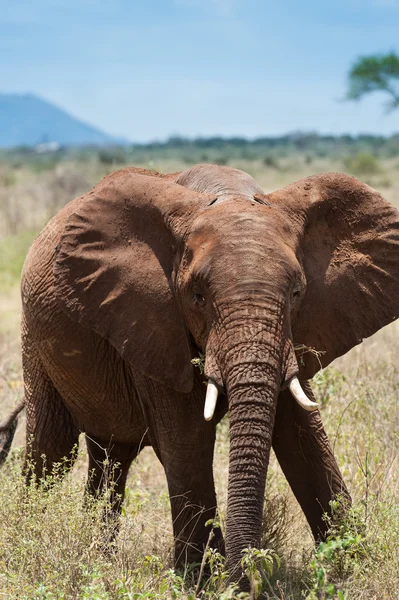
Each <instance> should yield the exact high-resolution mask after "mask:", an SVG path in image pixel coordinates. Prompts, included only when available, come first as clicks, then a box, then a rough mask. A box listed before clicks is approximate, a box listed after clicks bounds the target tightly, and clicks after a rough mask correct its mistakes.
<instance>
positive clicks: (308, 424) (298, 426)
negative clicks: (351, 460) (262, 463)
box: [273, 382, 351, 541]
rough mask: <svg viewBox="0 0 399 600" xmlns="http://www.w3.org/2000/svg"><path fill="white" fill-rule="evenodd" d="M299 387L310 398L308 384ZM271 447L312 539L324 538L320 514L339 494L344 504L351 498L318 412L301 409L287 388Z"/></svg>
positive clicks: (279, 409) (348, 503) (280, 397)
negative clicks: (307, 524)
mask: <svg viewBox="0 0 399 600" xmlns="http://www.w3.org/2000/svg"><path fill="white" fill-rule="evenodd" d="M303 387H304V389H305V392H306V394H307V395H308V397H309V398H310V399H314V396H313V392H312V389H311V387H310V384H309V383H308V382H306V384H304V385H303ZM273 449H274V451H275V453H276V456H277V460H278V461H279V463H280V466H281V468H282V470H283V472H284V475H285V476H286V478H287V480H288V483H289V484H290V486H291V489H292V491H293V493H294V495H295V497H296V499H297V500H298V502H299V504H300V505H301V507H302V510H303V512H304V513H305V516H306V518H307V520H308V523H309V525H310V528H311V530H312V533H313V536H314V538H315V540H316V541H320V540H323V539H325V536H326V533H327V529H328V524H327V523H326V522H325V520H324V519H323V515H324V513H327V514H328V515H331V507H330V501H331V500H333V499H334V498H337V497H338V496H340V497H341V498H342V501H343V503H344V506H345V505H346V506H349V505H350V504H351V498H350V495H349V492H348V490H347V488H346V486H345V483H344V481H343V479H342V475H341V473H340V470H339V467H338V465H337V462H336V460H335V457H334V455H333V453H332V450H331V446H330V443H329V440H328V437H327V433H326V431H325V429H324V427H323V423H322V420H321V417H320V413H319V411H318V410H316V411H313V412H307V411H305V410H303V408H301V407H300V406H298V404H297V403H296V402H295V400H294V398H293V397H292V396H291V394H290V392H289V391H288V390H284V391H283V392H281V393H280V395H279V399H278V404H277V413H276V420H275V425H274V432H273Z"/></svg>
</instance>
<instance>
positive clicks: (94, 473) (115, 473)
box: [86, 434, 143, 519]
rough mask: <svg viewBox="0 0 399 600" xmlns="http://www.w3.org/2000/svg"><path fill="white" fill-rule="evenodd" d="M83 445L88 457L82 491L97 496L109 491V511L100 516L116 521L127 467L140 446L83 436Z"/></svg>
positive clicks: (138, 451)
mask: <svg viewBox="0 0 399 600" xmlns="http://www.w3.org/2000/svg"><path fill="white" fill-rule="evenodd" d="M86 445H87V450H88V454H89V467H88V471H89V474H88V480H87V486H86V491H87V492H88V493H89V494H90V495H92V496H95V497H98V496H100V495H101V494H103V493H104V492H105V491H106V490H107V489H109V490H110V498H109V510H107V511H106V513H105V515H104V517H105V518H108V517H110V516H112V517H116V519H117V518H118V516H119V515H120V512H121V509H122V503H123V497H124V494H125V488H126V480H127V476H128V472H129V468H130V465H131V464H132V462H133V460H134V459H135V458H136V456H138V454H139V453H140V450H141V449H142V448H143V444H119V443H116V442H112V441H109V442H104V441H102V440H98V439H94V438H91V437H90V436H88V435H87V434H86Z"/></svg>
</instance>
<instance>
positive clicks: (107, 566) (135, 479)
mask: <svg viewBox="0 0 399 600" xmlns="http://www.w3.org/2000/svg"><path fill="white" fill-rule="evenodd" d="M319 154H320V155H317V154H316V155H315V156H313V157H311V158H310V157H309V155H308V154H306V153H305V152H301V151H296V152H294V153H291V154H287V155H285V156H284V155H283V156H278V157H277V158H276V157H275V156H274V155H273V154H271V153H269V154H267V156H266V157H263V158H257V157H256V156H251V157H249V158H245V157H236V158H234V157H232V158H229V159H226V158H223V160H221V159H220V156H219V162H224V163H226V162H228V164H231V165H233V166H237V167H240V168H243V169H244V170H246V171H248V172H249V173H251V175H253V176H254V177H255V178H256V179H257V180H258V182H259V183H260V184H261V185H262V186H263V187H264V189H265V191H272V190H274V189H277V188H279V187H281V186H283V185H285V184H288V183H290V182H292V181H295V180H296V179H299V178H301V177H303V176H306V175H309V174H313V173H319V172H322V171H331V170H333V171H346V172H350V173H352V174H355V175H357V176H359V177H360V178H361V179H363V180H365V181H367V182H368V183H370V184H371V185H373V186H374V187H375V188H377V189H378V190H379V191H381V192H382V193H383V195H384V196H385V197H386V198H387V199H388V200H390V201H391V202H393V203H394V204H397V206H399V151H398V154H396V157H395V153H391V154H392V155H391V156H385V157H384V156H382V157H381V156H379V157H376V156H375V155H373V154H372V153H367V152H360V153H358V154H355V155H353V154H352V155H351V154H350V153H349V154H348V155H347V157H346V158H345V159H344V160H343V159H342V158H340V157H334V156H330V155H329V156H323V155H322V153H319ZM109 157H111V158H109ZM133 158H134V157H133ZM211 158H212V157H211ZM39 159H40V160H39ZM122 159H123V160H122ZM207 159H209V157H208V156H205V157H204V156H200V157H199V160H203V161H205V160H207ZM195 160H198V158H196V159H195ZM123 162H126V161H125V158H124V157H121V156H119V154H118V151H116V152H114V154H112V153H111V154H109V155H107V154H104V155H102V156H101V154H100V155H99V154H97V153H95V152H93V153H92V154H90V153H89V154H88V155H87V156H85V157H84V159H82V158H79V159H77V158H76V157H75V158H74V157H73V156H72V157H68V156H67V157H64V158H63V159H62V160H58V159H54V157H52V156H49V157H46V156H44V157H33V159H32V156H31V155H28V156H27V157H24V154H22V155H21V156H19V157H17V158H15V157H14V158H13V157H11V158H10V157H9V156H4V157H3V159H2V160H1V162H0V415H1V416H5V415H6V414H7V413H8V411H9V409H10V408H11V407H12V406H13V405H15V403H16V402H17V400H18V398H20V397H21V395H22V393H23V392H22V389H23V387H22V374H21V358H20V347H19V313H20V302H19V291H18V284H19V274H20V269H21V266H22V262H23V259H24V256H25V253H26V251H27V249H28V247H29V244H30V242H31V240H32V239H33V237H34V235H35V233H36V232H37V231H39V229H40V228H41V226H42V225H43V224H44V222H45V221H46V220H47V219H48V218H49V217H50V216H51V215H52V214H53V213H54V212H55V211H56V210H58V208H60V207H61V206H62V205H63V204H65V203H66V202H67V201H69V200H70V199H72V198H73V197H75V196H77V195H79V194H80V193H82V192H84V191H85V190H87V189H89V188H90V187H91V186H92V185H93V184H94V183H96V182H97V181H98V180H99V178H100V177H101V176H103V175H104V174H105V173H107V172H109V171H111V170H114V169H115V168H118V167H119V166H122V163H123ZM128 162H129V163H130V164H136V165H137V166H144V167H147V168H155V169H157V170H159V171H162V172H172V171H178V170H182V169H184V168H186V167H187V166H188V164H189V163H190V159H187V157H186V158H185V159H184V160H182V159H181V158H179V156H178V152H175V153H174V154H173V155H172V154H171V156H170V157H168V156H167V155H166V156H163V157H161V158H158V159H152V158H151V157H150V158H148V157H147V156H146V157H144V158H143V157H141V158H140V157H138V158H136V159H135V160H134V161H133V160H129V161H128ZM192 162H195V161H192ZM397 333H398V326H397V324H395V323H394V324H392V325H390V326H389V327H387V328H385V329H384V330H382V331H381V332H379V333H378V334H376V335H375V336H374V337H373V338H371V339H369V340H367V341H366V342H365V343H363V344H362V345H361V346H360V347H358V348H356V349H354V350H353V351H352V352H351V353H349V354H348V355H347V356H346V357H344V358H341V359H339V360H338V361H336V362H335V363H334V365H333V366H331V367H330V368H328V369H326V370H325V371H324V372H323V373H321V374H319V375H318V376H316V378H315V381H314V389H315V391H316V396H317V398H318V400H319V402H320V403H321V407H322V408H321V412H322V417H323V420H324V423H325V426H326V429H327V431H328V433H329V436H330V440H331V443H332V445H333V447H334V452H335V455H336V456H337V459H338V462H339V465H340V468H341V470H342V472H343V475H344V478H345V480H346V483H347V485H348V487H349V490H350V492H351V494H352V497H353V500H354V508H353V510H352V511H351V513H350V514H349V515H348V517H347V518H345V521H344V522H339V523H338V524H337V525H335V526H334V528H333V531H332V535H331V538H330V540H329V541H328V542H327V543H326V544H323V545H321V546H320V547H319V548H318V549H315V548H314V546H313V543H312V537H311V534H310V530H309V527H308V526H307V524H306V522H305V520H304V518H303V515H302V514H301V511H300V509H299V507H298V504H297V503H296V501H295V499H294V497H293V496H292V493H291V492H290V490H289V488H288V485H287V483H286V481H285V479H284V476H283V475H282V473H281V470H280V468H279V466H278V464H277V462H276V459H275V457H274V456H273V457H272V460H271V464H270V468H269V474H268V482H267V501H266V504H265V515H266V518H265V526H264V539H263V543H262V547H263V549H264V551H263V552H261V553H254V554H253V555H252V556H247V569H250V570H252V572H253V580H254V583H255V584H256V580H257V578H259V577H260V578H261V577H262V573H263V575H264V574H267V575H268V576H267V578H265V577H263V580H264V581H263V589H264V592H263V593H264V595H265V597H266V598H278V599H280V600H288V599H300V598H307V599H308V600H312V599H316V598H320V599H324V598H325V599H327V598H340V599H341V600H342V599H344V598H348V599H356V600H357V599H367V600H372V599H375V600H381V599H385V598H386V599H388V598H389V599H397V598H399V458H398V455H399V403H398V392H399V372H398V366H399V363H398V358H399V340H398V336H397ZM23 443H24V417H22V418H20V422H19V425H18V429H17V433H16V438H15V441H14V445H13V449H12V452H11V453H10V456H9V459H8V461H7V463H6V464H5V466H4V467H3V470H2V471H1V473H0V598H13V599H14V598H18V599H33V598H34V599H43V600H44V599H55V598H56V599H75V598H76V599H77V598H87V599H90V600H91V599H93V600H94V599H98V600H105V599H110V600H111V599H122V598H126V599H133V598H135V599H136V598H137V599H138V598H148V599H149V598H154V599H156V598H190V599H194V598H198V599H199V598H209V599H211V598H222V599H223V598H224V599H228V598H238V597H244V596H239V595H238V592H237V591H234V589H232V588H229V589H227V590H226V586H225V584H224V580H225V573H224V570H223V561H222V558H221V557H219V556H217V555H212V554H210V555H209V557H208V559H209V563H210V566H209V567H208V569H207V570H206V571H205V573H207V575H204V576H203V577H202V579H199V578H198V576H197V574H194V573H193V571H192V570H191V568H190V567H189V566H188V567H187V569H186V571H185V572H175V571H174V570H173V568H172V566H173V565H172V554H173V538H172V528H171V517H170V510H169V500H168V494H167V488H166V481H165V476H164V473H163V470H162V467H161V465H160V464H159V463H158V461H157V459H156V457H155V455H154V453H153V452H152V450H151V449H145V450H144V451H143V452H142V453H141V454H140V456H139V457H138V459H137V460H136V462H135V464H134V467H133V468H132V469H131V472H130V475H129V480H128V486H127V487H128V490H127V494H126V498H125V504H124V509H123V515H122V519H121V528H120V533H119V536H118V540H117V544H116V545H115V546H112V544H111V545H110V544H106V543H105V539H106V537H107V535H110V534H111V532H112V527H113V524H112V522H110V523H109V524H108V526H107V528H106V530H105V531H104V529H103V528H102V527H101V520H102V514H103V509H104V503H105V502H106V499H105V500H104V501H102V502H100V503H99V504H97V505H93V506H90V505H89V506H88V507H87V509H83V491H84V485H85V484H84V480H85V476H86V454H85V449H84V445H83V444H81V448H80V450H79V458H78V461H77V464H76V466H75V467H74V469H73V471H72V473H71V474H69V475H68V476H67V477H66V478H64V479H63V480H61V478H60V477H58V476H55V477H54V479H55V481H54V482H53V485H52V486H48V485H46V484H43V485H42V486H41V487H39V488H38V487H34V486H33V487H31V488H30V489H28V490H26V489H25V486H24V481H23V478H22V476H21V464H22V456H23V451H22V446H23ZM227 469H228V423H227V421H226V420H225V421H224V422H223V423H222V424H221V425H220V427H219V431H218V440H217V445H216V456H215V467H214V470H215V478H216V484H217V490H218V499H219V508H220V522H221V525H222V527H223V519H224V514H225V507H226V484H227ZM60 471H62V465H61V466H60ZM105 548H106V549H107V550H106V551H105ZM209 572H210V574H209ZM255 588H256V585H255ZM245 597H247V596H245Z"/></svg>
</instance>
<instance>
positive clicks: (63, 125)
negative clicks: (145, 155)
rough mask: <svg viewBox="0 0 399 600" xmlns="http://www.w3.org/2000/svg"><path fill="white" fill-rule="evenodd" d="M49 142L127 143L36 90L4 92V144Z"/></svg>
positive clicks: (0, 108)
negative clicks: (81, 118) (37, 94)
mask: <svg viewBox="0 0 399 600" xmlns="http://www.w3.org/2000/svg"><path fill="white" fill-rule="evenodd" d="M49 142H55V143H57V144H59V145H61V146H84V145H92V144H93V145H106V144H120V143H126V141H124V140H121V139H118V138H114V137H113V136H111V135H108V134H107V133H104V132H103V131H101V130H99V129H96V128H95V127H93V126H92V125H88V124H87V123H84V122H83V121H80V120H79V119H75V118H74V117H72V116H71V115H69V114H68V113H67V112H65V111H64V110H62V109H61V108H58V107H57V106H54V104H51V103H50V102H47V101H46V100H42V99H41V98H39V97H37V96H35V95H33V94H0V147H3V148H4V147H14V146H36V145H38V144H43V143H49Z"/></svg>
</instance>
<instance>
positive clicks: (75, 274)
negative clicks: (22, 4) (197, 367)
mask: <svg viewBox="0 0 399 600" xmlns="http://www.w3.org/2000/svg"><path fill="white" fill-rule="evenodd" d="M75 202H76V207H75V210H74V211H73V213H72V214H70V216H69V219H68V221H67V222H66V225H65V229H64V232H63V235H62V237H61V240H60V243H59V245H58V247H57V253H56V259H55V263H54V276H55V287H56V293H57V295H58V299H59V301H60V303H61V306H62V308H63V310H64V311H65V312H66V313H67V314H68V316H69V317H70V318H71V319H72V320H73V321H77V322H79V323H81V324H82V325H83V326H85V327H87V328H88V329H91V330H93V331H95V332H96V333H98V334H99V335H101V336H102V337H103V338H106V339H107V340H109V341H110V343H111V344H112V345H113V346H114V347H115V348H116V349H117V350H118V352H119V353H120V354H121V356H122V357H123V358H124V359H125V360H126V361H128V362H129V363H131V364H133V365H134V366H135V367H137V369H139V370H140V371H141V372H143V373H144V374H145V375H147V376H149V377H151V378H153V379H156V380H158V381H161V382H162V383H165V384H166V385H169V386H171V387H173V388H174V389H176V390H179V391H184V392H188V391H190V390H191V388H192V380H193V373H192V365H191V362H190V359H191V354H190V347H189V342H188V337H187V333H186V327H185V323H184V320H183V318H182V316H181V312H180V310H179V308H178V305H177V301H176V298H175V296H174V291H173V281H172V280H173V277H174V260H175V256H176V250H177V246H178V243H179V240H180V239H181V238H182V236H183V234H184V229H185V225H187V223H189V221H190V218H194V215H195V213H196V211H197V210H198V209H199V208H200V207H202V206H204V205H205V206H206V204H207V203H208V202H209V198H208V197H207V196H204V195H202V194H198V193H195V192H192V191H190V190H186V189H185V188H183V187H182V186H179V185H177V184H175V183H173V182H170V181H167V180H165V179H164V180H163V179H162V178H160V177H154V176H150V175H144V174H140V173H137V172H136V171H132V170H128V169H126V170H122V171H120V172H119V173H114V174H112V175H110V176H108V177H106V178H105V179H104V180H103V181H102V182H101V183H100V184H99V185H98V186H96V187H95V188H94V189H93V190H92V191H91V192H89V193H88V194H87V195H86V196H84V197H83V198H81V199H78V200H77V201H75Z"/></svg>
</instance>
